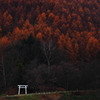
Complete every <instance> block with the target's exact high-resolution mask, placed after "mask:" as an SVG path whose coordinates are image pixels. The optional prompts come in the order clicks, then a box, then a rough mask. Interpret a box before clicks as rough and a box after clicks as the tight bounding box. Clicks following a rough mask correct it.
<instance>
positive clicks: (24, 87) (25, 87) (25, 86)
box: [17, 85, 28, 94]
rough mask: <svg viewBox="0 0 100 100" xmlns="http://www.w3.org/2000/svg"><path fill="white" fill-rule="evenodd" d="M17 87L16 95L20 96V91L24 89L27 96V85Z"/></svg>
mask: <svg viewBox="0 0 100 100" xmlns="http://www.w3.org/2000/svg"><path fill="white" fill-rule="evenodd" d="M17 86H18V94H20V89H21V88H23V89H25V94H27V87H28V85H17Z"/></svg>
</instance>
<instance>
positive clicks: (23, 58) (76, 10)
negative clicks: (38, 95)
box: [0, 0, 100, 89]
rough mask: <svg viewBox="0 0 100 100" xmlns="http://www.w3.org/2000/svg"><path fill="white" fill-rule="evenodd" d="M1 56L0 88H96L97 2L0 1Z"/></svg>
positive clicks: (99, 32)
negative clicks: (25, 86) (29, 86)
mask: <svg viewBox="0 0 100 100" xmlns="http://www.w3.org/2000/svg"><path fill="white" fill-rule="evenodd" d="M0 55H1V60H0V62H1V75H0V77H1V80H2V81H3V82H4V84H3V83H0V84H1V88H3V87H4V86H8V87H9V86H11V85H13V86H16V85H17V84H22V83H23V84H24V83H26V84H30V85H31V88H34V87H38V86H40V85H50V86H52V85H53V86H54V87H63V88H65V89H76V88H79V89H82V87H84V88H86V89H87V88H92V87H93V88H99V87H98V86H99V85H100V80H99V79H100V75H99V72H98V70H99V69H100V68H99V65H100V61H99V60H100V1H99V0H0ZM24 74H25V75H24ZM88 74H89V75H88ZM92 75H93V76H92ZM87 76H88V77H87ZM73 82H74V85H73ZM82 84H83V85H84V86H83V85H82ZM78 86H80V87H78ZM88 86H90V87H88Z"/></svg>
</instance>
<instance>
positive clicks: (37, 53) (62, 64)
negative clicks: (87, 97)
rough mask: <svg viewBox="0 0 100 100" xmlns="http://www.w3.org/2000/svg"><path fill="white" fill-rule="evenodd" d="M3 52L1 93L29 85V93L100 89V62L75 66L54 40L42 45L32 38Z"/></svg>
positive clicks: (19, 42) (0, 65)
mask: <svg viewBox="0 0 100 100" xmlns="http://www.w3.org/2000/svg"><path fill="white" fill-rule="evenodd" d="M3 52H4V53H3V58H2V55H1V59H0V71H1V73H0V78H1V81H0V89H1V90H3V89H4V88H5V87H7V89H8V88H9V87H17V85H18V84H28V85H29V87H28V88H29V92H36V91H37V92H38V91H56V90H62V88H63V90H78V89H99V88H100V73H99V70H100V61H99V59H95V60H91V61H88V62H85V61H82V62H81V61H80V62H77V63H73V62H72V61H71V59H70V56H69V55H68V54H67V53H66V52H65V51H64V50H62V49H59V47H58V45H57V44H56V43H54V42H53V41H52V40H48V41H47V42H40V41H39V40H38V39H36V38H34V37H33V36H32V35H30V36H29V37H28V38H27V39H23V40H20V41H18V42H17V43H13V44H10V45H8V46H6V47H5V48H4V50H3ZM2 60H3V62H2ZM48 62H49V64H48ZM3 68H4V69H3ZM4 73H5V75H4ZM5 82H6V84H5ZM6 91H7V90H6Z"/></svg>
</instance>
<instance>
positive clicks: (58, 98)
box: [0, 90, 100, 100]
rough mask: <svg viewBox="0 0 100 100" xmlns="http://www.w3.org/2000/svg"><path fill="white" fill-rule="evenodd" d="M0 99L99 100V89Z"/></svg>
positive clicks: (2, 99)
mask: <svg viewBox="0 0 100 100" xmlns="http://www.w3.org/2000/svg"><path fill="white" fill-rule="evenodd" d="M0 100H100V90H96V91H67V92H66V93H51V94H38V95H20V96H14V97H13V96H12V97H9V96H8V97H1V99H0Z"/></svg>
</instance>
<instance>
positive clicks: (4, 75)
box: [2, 55, 6, 86]
mask: <svg viewBox="0 0 100 100" xmlns="http://www.w3.org/2000/svg"><path fill="white" fill-rule="evenodd" d="M2 68H3V78H4V85H5V86H6V74H5V66H4V58H3V55H2Z"/></svg>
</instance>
